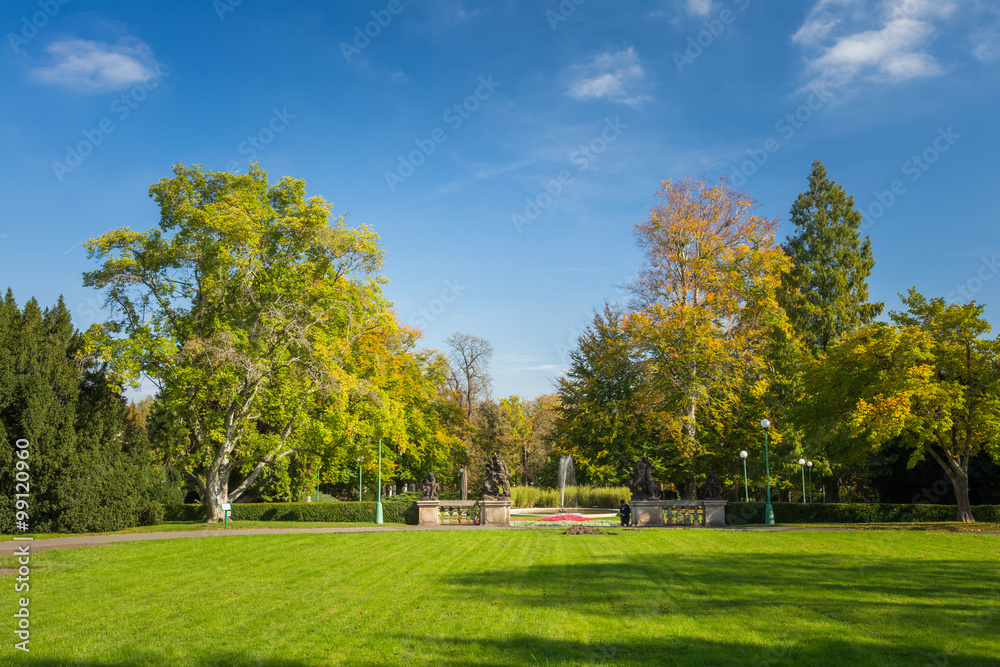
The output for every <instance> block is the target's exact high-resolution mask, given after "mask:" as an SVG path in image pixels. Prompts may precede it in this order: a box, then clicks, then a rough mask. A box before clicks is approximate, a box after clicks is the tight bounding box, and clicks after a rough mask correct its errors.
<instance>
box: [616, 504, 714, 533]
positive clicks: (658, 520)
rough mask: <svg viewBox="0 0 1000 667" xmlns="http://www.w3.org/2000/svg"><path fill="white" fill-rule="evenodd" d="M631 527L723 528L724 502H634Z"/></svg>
mask: <svg viewBox="0 0 1000 667" xmlns="http://www.w3.org/2000/svg"><path fill="white" fill-rule="evenodd" d="M631 506H632V525H633V526H639V527H646V526H725V525H726V501H725V500H636V501H634V502H632V503H631Z"/></svg>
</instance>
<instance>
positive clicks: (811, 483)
mask: <svg viewBox="0 0 1000 667" xmlns="http://www.w3.org/2000/svg"><path fill="white" fill-rule="evenodd" d="M812 501H813V468H812V466H809V502H810V503H812Z"/></svg>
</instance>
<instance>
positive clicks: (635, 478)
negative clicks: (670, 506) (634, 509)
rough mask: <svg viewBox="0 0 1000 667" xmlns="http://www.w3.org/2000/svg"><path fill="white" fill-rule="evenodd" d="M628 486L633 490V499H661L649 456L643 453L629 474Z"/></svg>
mask: <svg viewBox="0 0 1000 667" xmlns="http://www.w3.org/2000/svg"><path fill="white" fill-rule="evenodd" d="M628 488H629V489H631V490H632V500H633V501H636V500H659V499H660V490H659V487H657V485H656V480H654V479H653V464H652V463H650V462H649V457H648V456H646V455H643V457H642V458H641V459H639V460H638V461H637V462H636V464H635V467H634V468H632V474H631V475H630V476H629V480H628Z"/></svg>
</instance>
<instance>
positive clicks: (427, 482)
mask: <svg viewBox="0 0 1000 667" xmlns="http://www.w3.org/2000/svg"><path fill="white" fill-rule="evenodd" d="M420 490H421V491H422V492H423V493H422V495H421V496H420V499H421V500H437V499H438V483H437V480H436V479H434V473H432V472H429V473H427V474H426V475H424V483H423V484H421V486H420Z"/></svg>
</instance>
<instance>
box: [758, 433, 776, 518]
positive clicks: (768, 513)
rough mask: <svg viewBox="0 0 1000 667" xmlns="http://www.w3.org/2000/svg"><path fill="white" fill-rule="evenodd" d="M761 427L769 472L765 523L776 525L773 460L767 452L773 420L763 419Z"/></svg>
mask: <svg viewBox="0 0 1000 667" xmlns="http://www.w3.org/2000/svg"><path fill="white" fill-rule="evenodd" d="M760 425H761V428H763V429H764V470H765V472H766V473H767V504H766V505H764V523H765V524H767V525H768V526H773V525H774V507H773V506H772V505H771V462H770V460H769V457H768V452H767V429H769V428H771V422H770V420H767V419H762V420H761V422H760Z"/></svg>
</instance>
